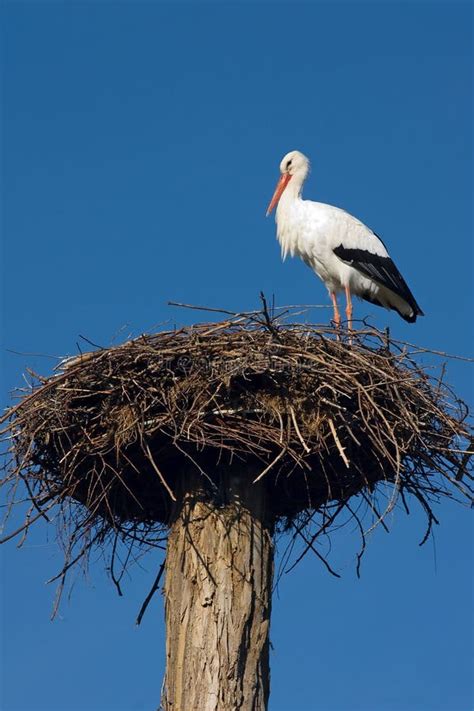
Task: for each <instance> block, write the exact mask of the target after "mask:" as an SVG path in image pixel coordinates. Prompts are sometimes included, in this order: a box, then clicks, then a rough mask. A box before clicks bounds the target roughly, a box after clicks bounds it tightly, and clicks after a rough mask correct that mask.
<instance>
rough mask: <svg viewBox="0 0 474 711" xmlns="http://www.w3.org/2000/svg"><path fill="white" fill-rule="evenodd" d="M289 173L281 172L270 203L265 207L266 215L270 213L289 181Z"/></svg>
mask: <svg viewBox="0 0 474 711" xmlns="http://www.w3.org/2000/svg"><path fill="white" fill-rule="evenodd" d="M290 179H291V175H290V174H289V173H283V175H281V176H280V180H279V181H278V183H277V186H276V188H275V192H274V193H273V197H272V199H271V200H270V204H269V206H268V209H267V214H266V217H268V215H269V214H270V213H271V211H272V210H273V208H274V207H275V206H276V205H278V200H279V199H280V198H281V196H282V194H283V191H284V189H285V188H286V186H287V185H288V183H289V182H290Z"/></svg>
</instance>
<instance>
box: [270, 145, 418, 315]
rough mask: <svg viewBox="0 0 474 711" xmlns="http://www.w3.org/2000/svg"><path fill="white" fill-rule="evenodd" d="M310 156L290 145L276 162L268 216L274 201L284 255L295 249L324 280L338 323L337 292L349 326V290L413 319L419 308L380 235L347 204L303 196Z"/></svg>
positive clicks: (292, 254) (293, 253)
mask: <svg viewBox="0 0 474 711" xmlns="http://www.w3.org/2000/svg"><path fill="white" fill-rule="evenodd" d="M308 171H309V160H308V158H306V156H304V155H303V154H302V153H300V151H291V152H290V153H287V154H286V156H285V157H284V158H283V160H282V161H281V163H280V173H281V176H280V180H279V181H278V184H277V187H276V190H275V192H274V194H273V197H272V199H271V201H270V204H269V206H268V210H267V216H268V215H269V214H270V213H271V211H272V210H273V208H274V207H275V205H278V207H277V211H276V223H277V238H278V241H279V242H280V245H281V252H282V257H283V259H285V258H286V257H287V255H288V254H290V255H291V256H292V257H294V256H295V255H296V256H297V257H301V259H302V260H303V261H304V262H305V264H307V265H308V266H309V267H310V268H311V269H312V270H313V271H315V272H316V274H317V275H318V276H319V278H320V279H322V281H323V282H324V284H325V285H326V286H327V288H328V291H329V294H330V296H331V300H332V304H333V307H334V321H335V323H336V325H337V326H339V325H340V323H341V317H340V314H339V309H338V307H337V296H336V295H337V293H338V292H340V291H344V292H345V294H346V316H347V322H348V327H349V329H350V328H351V327H352V302H351V294H355V295H356V296H359V297H360V298H362V299H365V300H366V301H370V303H372V304H377V306H384V307H385V308H387V309H394V310H395V311H397V312H398V313H399V314H400V316H401V317H402V318H404V319H405V321H408V322H409V323H414V321H416V317H417V316H423V315H424V314H423V311H422V310H421V309H420V307H419V306H418V304H417V303H416V301H415V298H414V296H413V294H412V293H411V291H410V289H409V288H408V286H407V284H406V282H405V280H404V278H403V277H402V275H401V274H400V272H399V271H398V269H397V267H396V266H395V264H394V263H393V261H392V260H391V258H390V256H389V254H388V252H387V250H386V248H385V245H384V244H383V242H382V240H381V239H380V238H379V237H378V236H377V235H376V234H375V232H372V230H371V229H369V228H368V227H366V225H364V224H363V223H362V222H360V221H359V220H358V219H356V218H355V217H353V216H352V215H350V214H349V213H348V212H345V210H341V209H340V208H339V207H334V206H333V205H326V204H325V203H322V202H313V201H311V200H303V199H302V197H301V190H302V187H303V183H304V181H305V179H306V176H307V175H308Z"/></svg>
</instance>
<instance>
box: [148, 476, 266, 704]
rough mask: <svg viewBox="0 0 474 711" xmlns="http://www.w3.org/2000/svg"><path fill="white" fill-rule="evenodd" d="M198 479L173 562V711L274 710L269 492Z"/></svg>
mask: <svg viewBox="0 0 474 711" xmlns="http://www.w3.org/2000/svg"><path fill="white" fill-rule="evenodd" d="M202 482H203V480H202V478H200V477H199V476H193V477H190V478H189V480H188V485H187V491H186V493H185V495H184V496H183V498H182V501H183V504H182V507H181V509H180V511H179V513H178V514H177V516H176V517H175V519H174V522H173V523H172V525H171V528H170V532H169V538H168V548H167V557H166V566H165V573H166V579H165V585H164V596H165V617H166V634H167V636H166V673H165V679H164V684H163V693H162V701H161V703H162V708H163V709H164V711H236V710H239V711H265V710H266V709H267V703H268V696H269V686H270V670H269V624H270V610H271V593H272V577H273V540H272V523H271V517H270V516H269V512H267V511H266V510H265V503H266V498H265V489H264V486H263V485H261V484H255V485H253V484H252V483H251V478H249V476H248V475H247V476H245V477H242V476H239V474H238V473H235V470H234V471H228V472H224V474H223V475H222V476H221V477H220V485H219V491H218V492H217V494H216V493H214V494H213V495H212V496H210V495H209V494H207V493H206V492H205V491H204V487H203V483H202Z"/></svg>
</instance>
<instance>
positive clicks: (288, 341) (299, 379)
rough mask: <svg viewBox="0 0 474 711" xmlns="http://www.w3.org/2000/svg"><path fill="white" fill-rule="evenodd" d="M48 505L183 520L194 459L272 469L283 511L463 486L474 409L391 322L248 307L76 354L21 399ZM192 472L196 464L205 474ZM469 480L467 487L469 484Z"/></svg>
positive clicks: (22, 436)
mask: <svg viewBox="0 0 474 711" xmlns="http://www.w3.org/2000/svg"><path fill="white" fill-rule="evenodd" d="M9 415H10V422H9V425H8V430H7V433H8V435H9V436H10V437H11V438H12V442H13V446H12V454H13V460H14V463H13V465H12V466H11V467H10V469H9V472H8V474H7V477H6V481H7V482H10V483H12V482H15V481H18V479H19V478H21V480H22V481H23V482H26V483H27V486H28V489H29V491H30V494H31V500H32V502H33V505H34V507H35V508H36V509H37V510H38V511H43V510H49V508H50V507H51V506H52V505H54V504H57V503H59V504H62V503H64V502H68V505H69V504H70V502H71V501H73V502H77V503H78V504H80V505H81V506H85V507H86V509H87V512H88V514H87V520H88V521H89V523H90V521H101V525H103V526H105V527H107V526H108V527H111V528H113V527H120V528H121V529H122V530H123V529H124V527H125V528H126V527H127V526H130V527H131V528H133V529H134V530H136V527H137V526H139V525H141V524H143V525H145V527H146V526H147V525H149V526H153V525H154V524H155V523H157V522H158V523H161V524H165V525H166V524H168V523H169V521H170V517H171V516H172V515H173V511H175V510H176V506H179V503H180V501H181V500H182V498H183V494H185V493H186V491H187V484H186V482H187V479H188V477H189V472H190V471H191V470H194V471H198V472H199V473H200V475H201V476H202V482H203V486H204V487H206V489H207V491H208V493H209V496H212V493H213V491H216V492H217V491H218V490H219V480H220V478H221V477H222V472H223V471H224V470H228V469H229V468H231V469H232V471H234V472H237V473H238V474H239V475H240V476H245V477H247V478H248V485H249V486H252V485H253V484H258V485H260V486H261V485H264V486H265V491H266V496H267V499H268V507H269V510H270V511H271V515H272V516H273V518H274V519H275V520H279V519H292V518H294V517H295V516H297V515H298V514H300V513H301V512H302V511H311V510H318V509H321V507H324V506H327V505H329V504H331V502H340V501H348V500H349V499H350V497H352V496H354V495H355V494H358V493H361V492H363V493H365V494H367V495H370V493H371V492H373V491H374V488H375V487H376V484H377V483H378V482H381V481H385V482H390V483H392V484H394V485H395V487H396V489H397V492H400V493H402V495H403V494H404V493H411V494H415V495H416V496H417V497H419V498H420V497H421V500H425V499H426V498H428V499H429V497H430V496H432V495H437V494H439V493H440V492H441V491H445V490H446V491H447V490H448V488H449V486H450V485H453V486H455V487H457V488H459V486H461V488H462V493H463V495H465V494H466V491H467V489H469V487H467V485H466V484H464V483H463V484H462V485H461V484H460V483H459V480H460V472H461V475H462V473H463V469H465V468H466V446H465V441H466V437H468V430H467V425H466V417H467V409H466V407H465V406H464V404H463V403H462V402H461V401H459V400H458V399H456V398H455V397H454V396H453V395H452V393H451V392H450V391H449V390H448V388H447V387H446V386H445V385H444V384H443V383H442V382H441V381H439V380H436V379H434V378H433V376H432V375H429V374H428V373H427V372H425V370H423V368H421V367H419V366H418V365H417V364H416V363H415V362H414V361H413V360H412V359H411V358H410V356H409V354H408V353H407V351H406V349H403V348H401V347H399V346H397V344H395V343H394V342H390V341H389V340H388V339H387V336H386V334H383V333H379V332H377V331H375V330H374V329H364V330H363V331H360V332H357V333H355V334H354V335H353V337H352V342H350V343H349V342H348V341H347V339H346V340H344V341H341V340H337V339H336V338H335V337H334V334H333V333H332V332H331V331H329V330H328V329H321V328H316V327H312V326H307V325H300V324H297V325H292V326H285V327H282V326H278V324H277V323H275V322H273V323H272V322H270V321H268V322H267V323H265V322H262V321H260V320H258V319H246V320H243V319H235V320H231V321H228V322H225V323H220V324H205V325H201V326H194V327H192V328H188V329H182V330H180V331H168V332H162V333H159V334H156V335H151V336H148V335H147V336H141V337H140V338H138V339H136V340H133V341H129V342H127V343H125V344H123V345H121V346H118V347H114V348H110V349H101V350H98V351H94V352H92V353H88V354H85V355H83V356H80V357H77V358H74V359H69V360H68V361H66V362H65V363H63V364H62V367H61V369H60V370H59V372H58V373H57V374H56V375H54V376H53V377H51V378H49V379H47V380H42V382H40V383H39V384H37V385H36V386H35V387H34V389H33V392H32V393H30V394H28V395H27V396H26V397H25V398H24V399H23V400H22V401H21V402H20V403H19V405H17V406H16V407H15V408H13V409H12V410H11V411H10V413H9ZM189 478H190V477H189ZM466 487H467V489H466Z"/></svg>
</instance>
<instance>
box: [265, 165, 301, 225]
mask: <svg viewBox="0 0 474 711" xmlns="http://www.w3.org/2000/svg"><path fill="white" fill-rule="evenodd" d="M308 171H309V160H308V158H306V156H305V155H303V153H301V152H300V151H290V152H289V153H287V154H286V156H284V157H283V159H282V161H281V163H280V173H281V176H280V180H279V181H278V184H277V186H276V189H275V192H274V193H273V197H272V199H271V201H270V204H269V206H268V210H267V216H268V215H269V214H270V213H271V211H272V210H273V208H274V207H275V206H276V205H277V204H278V201H279V199H280V198H281V196H282V195H283V191H284V190H285V188H286V186H287V185H288V183H289V182H290V180H292V181H293V182H296V183H297V184H298V188H300V187H301V185H302V183H303V181H304V179H305V178H306V176H307V175H308Z"/></svg>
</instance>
